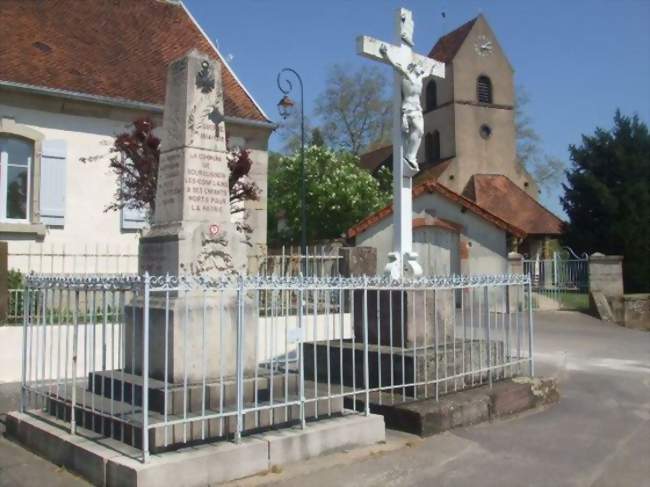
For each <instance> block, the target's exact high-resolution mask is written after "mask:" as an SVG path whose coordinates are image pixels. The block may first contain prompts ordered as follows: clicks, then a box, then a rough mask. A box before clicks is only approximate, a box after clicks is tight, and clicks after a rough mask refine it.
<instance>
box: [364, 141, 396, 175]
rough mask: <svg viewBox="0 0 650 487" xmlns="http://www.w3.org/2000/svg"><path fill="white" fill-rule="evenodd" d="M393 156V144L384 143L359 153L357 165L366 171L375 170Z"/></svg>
mask: <svg viewBox="0 0 650 487" xmlns="http://www.w3.org/2000/svg"><path fill="white" fill-rule="evenodd" d="M392 158H393V146H392V145H390V144H389V145H384V146H382V147H378V148H377V149H374V150H371V151H368V152H366V153H364V154H361V157H359V165H360V166H361V167H362V168H364V169H365V170H366V171H370V172H374V171H376V170H377V169H378V168H379V167H380V166H381V165H382V164H383V163H384V162H386V161H387V160H389V159H392Z"/></svg>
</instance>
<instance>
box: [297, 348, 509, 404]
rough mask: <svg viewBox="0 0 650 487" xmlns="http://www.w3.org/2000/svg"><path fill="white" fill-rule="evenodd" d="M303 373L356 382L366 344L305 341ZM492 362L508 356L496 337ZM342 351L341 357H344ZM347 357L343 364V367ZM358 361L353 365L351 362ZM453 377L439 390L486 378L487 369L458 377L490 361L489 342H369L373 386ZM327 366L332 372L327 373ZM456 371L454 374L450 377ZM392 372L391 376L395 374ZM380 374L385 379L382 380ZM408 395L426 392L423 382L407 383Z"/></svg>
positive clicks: (348, 383) (321, 378) (361, 376)
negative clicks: (416, 344)
mask: <svg viewBox="0 0 650 487" xmlns="http://www.w3.org/2000/svg"><path fill="white" fill-rule="evenodd" d="M304 352H305V358H304V370H305V378H306V379H310V380H314V379H315V380H317V381H318V382H327V381H328V380H329V381H331V382H332V383H333V384H338V383H341V382H342V383H343V384H344V385H346V386H352V385H353V384H354V383H356V384H363V381H364V370H363V364H364V350H363V344H362V343H355V344H352V342H351V341H343V344H342V346H341V343H340V342H339V341H331V342H329V346H328V343H327V342H324V341H323V342H315V343H305V344H304ZM490 355H491V363H492V364H494V363H497V364H498V363H503V361H504V358H506V359H507V357H506V354H505V350H504V345H503V342H492V343H491V346H490ZM341 357H342V360H341ZM341 363H343V367H341ZM353 364H354V367H353ZM436 366H437V377H438V378H439V379H444V378H445V377H450V378H451V379H449V380H446V381H441V382H440V384H439V387H438V389H439V392H440V390H442V391H443V392H447V391H450V390H456V389H459V388H462V387H464V385H466V384H474V383H477V382H481V381H484V380H486V379H487V373H486V372H482V373H475V374H474V375H473V376H472V375H465V376H464V377H455V376H458V375H461V374H464V373H467V372H469V371H471V370H478V369H482V368H485V367H487V347H486V344H485V341H483V340H456V341H455V342H450V343H441V344H440V345H438V346H437V347H434V346H428V347H418V348H416V349H415V350H413V349H412V348H411V349H407V348H405V349H401V348H395V347H393V348H392V349H391V348H390V347H388V346H377V345H369V346H368V376H369V384H370V387H371V388H375V387H379V386H380V385H381V386H383V387H385V386H389V385H392V387H395V388H399V387H400V386H401V385H402V384H411V383H413V382H421V381H424V380H425V377H426V379H427V381H432V380H434V378H435V377H436ZM328 369H329V377H328ZM494 375H495V377H497V376H498V377H503V376H504V373H503V371H502V370H501V371H497V372H496V373H495V374H494ZM452 377H455V378H452ZM391 378H392V380H391ZM380 380H381V384H380ZM405 389H406V394H407V395H408V396H410V397H413V396H414V395H422V394H423V393H424V386H418V390H417V391H415V390H414V388H413V387H405ZM433 390H435V385H433V384H431V385H429V391H433Z"/></svg>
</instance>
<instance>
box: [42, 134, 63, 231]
mask: <svg viewBox="0 0 650 487" xmlns="http://www.w3.org/2000/svg"><path fill="white" fill-rule="evenodd" d="M66 152H67V145H66V141H65V140H44V141H43V144H42V154H41V204H40V206H41V222H42V223H45V224H46V225H50V226H58V227H62V226H63V225H64V221H65V178H66V157H67V154H66Z"/></svg>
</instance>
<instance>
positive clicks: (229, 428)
mask: <svg viewBox="0 0 650 487" xmlns="http://www.w3.org/2000/svg"><path fill="white" fill-rule="evenodd" d="M317 387H318V397H319V399H318V400H310V398H313V397H315V392H316V390H315V388H314V385H313V384H306V385H305V397H306V398H308V400H309V402H306V403H305V417H306V419H307V420H314V419H317V418H322V417H329V416H336V415H340V414H342V413H343V399H342V398H331V399H327V398H324V397H323V396H325V395H326V389H325V388H323V387H322V386H320V385H318V386H317ZM76 405H77V406H76V407H75V421H76V423H77V424H78V425H79V426H80V427H83V428H85V429H89V430H92V431H94V432H96V433H99V434H102V435H104V436H106V437H109V438H114V439H117V440H120V441H122V442H124V443H126V444H128V445H131V446H133V447H136V448H140V447H141V445H142V423H143V410H142V407H141V406H138V405H134V404H131V403H128V402H124V401H117V400H114V401H111V399H110V398H106V397H104V396H101V395H99V394H94V393H92V392H91V391H88V390H85V389H84V387H83V386H81V385H79V386H77V387H76ZM265 407H266V409H261V408H265ZM258 408H260V409H261V410H257V409H258ZM44 409H45V410H46V411H47V412H48V413H49V414H50V415H52V416H54V417H56V418H58V419H60V420H63V421H66V422H70V419H71V411H72V387H71V386H70V387H68V388H66V390H65V391H64V390H60V391H59V393H58V394H57V393H56V392H53V393H52V394H51V395H50V396H49V397H48V399H47V401H46V404H45V407H44ZM251 409H256V410H251ZM201 413H202V411H201V409H200V408H199V409H198V410H196V411H188V412H187V413H186V414H168V415H167V418H165V416H164V415H163V414H160V413H159V412H156V411H149V413H148V422H149V425H150V426H153V425H156V424H160V426H159V427H153V428H151V429H150V432H149V445H150V449H151V451H152V452H157V451H163V450H167V449H174V448H178V447H181V446H184V445H188V444H195V443H200V442H202V441H206V440H208V439H210V440H214V439H232V438H233V437H234V435H235V433H236V431H237V414H236V407H235V405H234V404H233V405H229V406H224V407H223V408H222V409H219V408H211V407H208V406H206V408H205V416H210V415H215V416H216V415H221V416H223V417H213V418H210V419H200V418H201V417H202V416H203V415H202V414H201ZM114 417H116V418H118V419H115V418H114ZM165 419H166V421H167V423H168V425H167V426H163V424H164V423H165ZM242 420H243V428H242V433H243V434H248V435H250V434H253V433H256V432H259V431H264V430H268V429H272V428H275V427H280V426H286V425H290V424H295V423H298V422H299V421H300V406H299V397H298V395H297V394H292V395H290V396H289V397H288V400H286V401H285V398H284V396H282V397H275V398H274V402H273V404H271V401H270V397H269V398H268V399H266V400H261V399H260V398H259V397H258V400H257V402H255V398H254V395H251V396H247V395H245V397H244V414H243V415H242ZM182 421H187V423H186V424H182V423H181V422H182ZM169 423H173V424H169Z"/></svg>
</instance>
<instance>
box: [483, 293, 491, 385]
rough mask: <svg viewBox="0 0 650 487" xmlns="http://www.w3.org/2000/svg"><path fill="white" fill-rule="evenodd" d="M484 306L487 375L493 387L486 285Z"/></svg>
mask: <svg viewBox="0 0 650 487" xmlns="http://www.w3.org/2000/svg"><path fill="white" fill-rule="evenodd" d="M483 305H484V307H485V337H486V342H487V343H486V357H487V369H488V370H487V373H488V384H489V386H490V387H492V369H491V367H492V343H490V303H489V297H488V286H487V285H486V286H485V288H484V290H483Z"/></svg>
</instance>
